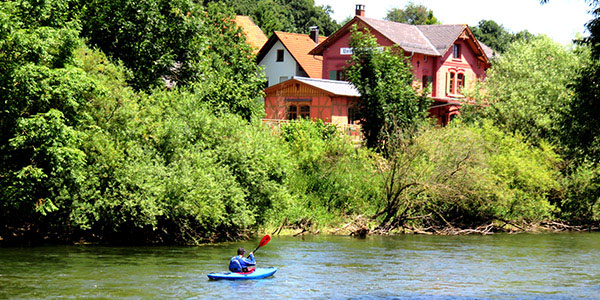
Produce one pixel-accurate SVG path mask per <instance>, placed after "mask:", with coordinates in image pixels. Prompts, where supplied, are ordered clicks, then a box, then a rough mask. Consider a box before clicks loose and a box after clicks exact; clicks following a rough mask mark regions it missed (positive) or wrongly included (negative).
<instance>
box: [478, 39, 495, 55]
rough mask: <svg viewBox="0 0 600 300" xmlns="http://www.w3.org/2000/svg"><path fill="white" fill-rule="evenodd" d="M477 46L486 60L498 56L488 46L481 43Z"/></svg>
mask: <svg viewBox="0 0 600 300" xmlns="http://www.w3.org/2000/svg"><path fill="white" fill-rule="evenodd" d="M479 45H481V48H482V49H483V52H485V55H487V57H488V58H496V56H498V54H497V53H496V51H494V49H492V48H490V46H488V45H486V44H484V43H482V42H479Z"/></svg>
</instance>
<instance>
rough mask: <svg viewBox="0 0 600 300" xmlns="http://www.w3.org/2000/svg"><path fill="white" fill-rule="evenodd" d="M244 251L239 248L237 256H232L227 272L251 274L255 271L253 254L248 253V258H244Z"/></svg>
mask: <svg viewBox="0 0 600 300" xmlns="http://www.w3.org/2000/svg"><path fill="white" fill-rule="evenodd" d="M245 253H246V249H244V248H239V249H238V251H237V254H238V255H237V256H234V257H232V258H231V260H230V261H229V271H231V272H251V271H254V269H256V267H255V266H256V261H255V260H254V253H253V252H250V255H249V256H248V258H245V257H244V254H245Z"/></svg>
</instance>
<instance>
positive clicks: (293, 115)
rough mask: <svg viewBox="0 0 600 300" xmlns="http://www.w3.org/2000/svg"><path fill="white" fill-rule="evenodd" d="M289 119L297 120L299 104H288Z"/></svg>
mask: <svg viewBox="0 0 600 300" xmlns="http://www.w3.org/2000/svg"><path fill="white" fill-rule="evenodd" d="M287 119H288V120H296V119H298V106H296V105H290V106H288V114H287Z"/></svg>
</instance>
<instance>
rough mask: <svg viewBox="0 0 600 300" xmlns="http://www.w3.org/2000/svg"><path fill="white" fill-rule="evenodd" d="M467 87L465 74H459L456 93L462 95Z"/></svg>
mask: <svg viewBox="0 0 600 300" xmlns="http://www.w3.org/2000/svg"><path fill="white" fill-rule="evenodd" d="M464 87H465V74H462V73H459V74H458V75H456V91H455V92H456V93H457V94H458V93H460V92H461V91H462V88H464Z"/></svg>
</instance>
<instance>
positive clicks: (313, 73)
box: [256, 31, 327, 78]
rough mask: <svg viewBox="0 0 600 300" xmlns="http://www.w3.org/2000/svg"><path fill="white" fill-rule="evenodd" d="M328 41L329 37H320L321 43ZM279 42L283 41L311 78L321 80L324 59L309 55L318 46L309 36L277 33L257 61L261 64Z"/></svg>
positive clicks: (270, 39)
mask: <svg viewBox="0 0 600 300" xmlns="http://www.w3.org/2000/svg"><path fill="white" fill-rule="evenodd" d="M326 39H327V37H324V36H319V43H322V42H323V41H325V40H326ZM277 41H281V43H282V44H283V46H284V47H285V48H286V49H287V50H288V52H290V54H291V55H292V56H293V57H294V59H295V60H296V62H298V64H299V65H300V67H301V68H302V69H303V70H304V72H306V74H307V75H308V76H309V77H311V78H321V76H322V71H323V57H322V56H315V55H311V54H308V52H309V51H310V50H312V49H313V48H314V47H315V46H316V45H317V44H316V43H315V41H313V40H312V39H311V38H310V36H309V35H308V34H301V33H289V32H281V31H275V32H274V33H273V35H271V37H270V38H269V40H268V41H267V42H266V43H265V45H264V46H263V47H262V48H261V49H260V51H259V52H258V55H257V57H256V61H257V62H259V63H260V61H261V60H262V59H263V58H264V57H265V55H267V53H268V52H269V50H271V47H273V45H274V44H275V43H276V42H277Z"/></svg>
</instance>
